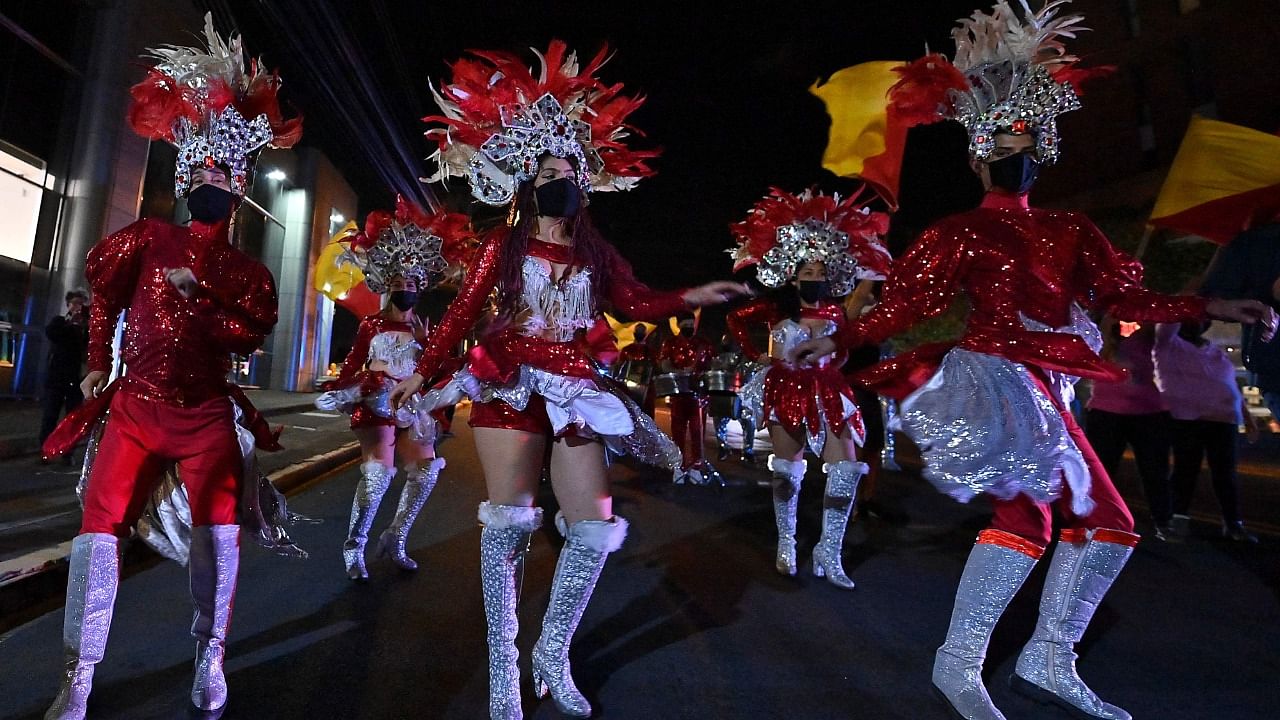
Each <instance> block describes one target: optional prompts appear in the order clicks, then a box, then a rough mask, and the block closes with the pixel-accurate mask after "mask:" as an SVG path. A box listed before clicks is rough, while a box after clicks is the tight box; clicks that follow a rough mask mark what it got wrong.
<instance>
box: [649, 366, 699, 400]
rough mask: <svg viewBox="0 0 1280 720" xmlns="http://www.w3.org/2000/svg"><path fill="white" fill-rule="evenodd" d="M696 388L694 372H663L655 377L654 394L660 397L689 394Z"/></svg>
mask: <svg viewBox="0 0 1280 720" xmlns="http://www.w3.org/2000/svg"><path fill="white" fill-rule="evenodd" d="M695 390H696V388H695V387H694V383H693V374H692V373H687V372H680V373H663V374H661V375H655V376H654V378H653V394H654V395H657V396H658V397H671V396H672V395H689V394H692V393H693V392H694V391H695Z"/></svg>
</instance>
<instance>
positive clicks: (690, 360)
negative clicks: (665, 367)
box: [658, 335, 716, 373]
mask: <svg viewBox="0 0 1280 720" xmlns="http://www.w3.org/2000/svg"><path fill="white" fill-rule="evenodd" d="M715 357H716V348H715V346H714V345H712V344H711V342H710V341H709V340H707V339H705V338H701V337H698V336H697V335H673V336H671V337H669V338H667V339H666V340H663V341H662V348H661V349H660V350H659V351H658V360H659V361H666V362H669V363H671V366H672V367H674V368H675V369H676V370H682V371H685V372H693V373H701V372H706V371H707V370H708V369H710V367H711V361H712V360H714V359H715Z"/></svg>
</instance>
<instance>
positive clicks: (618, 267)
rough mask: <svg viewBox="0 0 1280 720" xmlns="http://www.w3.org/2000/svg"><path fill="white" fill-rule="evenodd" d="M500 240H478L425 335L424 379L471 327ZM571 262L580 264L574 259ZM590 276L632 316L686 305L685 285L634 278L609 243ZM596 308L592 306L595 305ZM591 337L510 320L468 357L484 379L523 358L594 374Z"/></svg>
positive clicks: (553, 251) (538, 246) (655, 315)
mask: <svg viewBox="0 0 1280 720" xmlns="http://www.w3.org/2000/svg"><path fill="white" fill-rule="evenodd" d="M504 241H505V237H499V238H491V239H490V240H488V241H486V242H485V243H484V245H482V246H481V248H480V251H479V253H478V254H477V256H476V260H475V262H474V264H472V265H471V267H470V268H469V269H468V271H467V275H466V279H465V280H464V282H463V284H462V289H461V290H460V291H459V292H458V296H457V297H456V298H455V299H454V301H453V302H452V303H450V305H449V309H448V311H447V312H446V313H445V315H444V317H443V318H442V319H441V320H440V324H439V325H438V326H437V327H436V329H435V331H434V332H432V333H431V336H430V337H429V338H428V339H427V344H426V347H425V348H424V349H423V351H422V356H421V357H420V358H419V360H418V374H419V375H421V376H423V377H424V378H427V379H430V378H431V377H432V376H433V375H436V374H437V373H438V372H439V371H440V369H441V367H442V366H443V365H444V362H445V360H446V359H447V358H448V357H449V355H450V354H451V353H452V352H453V349H454V348H455V347H457V345H458V343H460V342H461V341H462V339H463V338H464V337H466V335H467V333H468V332H470V331H471V329H472V328H473V327H475V324H476V321H477V320H479V318H480V315H481V313H482V312H483V310H484V307H485V303H486V302H487V300H488V298H489V296H490V294H491V293H492V292H493V290H494V288H496V287H497V284H498V276H499V260H500V258H501V253H502V248H503V243H504ZM529 246H530V252H529V253H528V254H529V255H534V256H539V257H547V256H550V257H547V259H549V260H552V261H553V262H562V263H563V262H564V261H566V260H569V259H571V258H567V257H561V255H562V254H564V253H563V251H560V250H559V249H560V248H562V247H563V246H555V245H551V244H550V243H542V242H538V241H536V240H532V239H530V240H529ZM575 267H577V268H582V267H584V265H583V264H581V263H575ZM592 281H593V282H605V283H607V290H608V292H607V297H608V300H609V303H610V304H611V305H612V306H613V307H614V308H615V309H617V310H618V311H619V312H621V313H622V314H624V315H626V316H627V317H628V318H629V319H631V320H657V319H660V318H665V317H668V316H671V315H675V314H677V313H679V312H683V311H686V310H688V305H687V304H686V303H685V301H684V298H683V297H682V295H683V293H684V291H682V290H679V291H673V292H663V291H658V290H653V289H651V288H649V287H648V286H646V285H645V284H643V283H641V282H640V281H638V280H636V278H635V275H634V274H633V273H632V271H631V265H630V264H628V263H627V261H626V260H624V259H623V258H622V256H621V255H620V254H619V253H618V252H617V250H615V249H613V248H612V247H609V248H608V259H607V260H606V261H605V263H604V267H600V268H592ZM601 309H602V308H596V311H597V312H599V311H600V310H601ZM588 335H589V334H588ZM590 343H591V340H590V338H589V337H585V336H584V337H582V338H579V339H578V340H576V341H568V342H555V341H551V340H544V339H541V338H537V337H530V336H527V335H524V334H522V333H521V331H520V328H519V327H518V326H514V325H509V326H507V327H506V328H504V329H502V330H499V331H497V332H494V333H491V334H490V335H489V336H487V337H485V338H484V339H483V341H482V342H481V344H480V346H479V347H477V348H475V349H473V350H472V352H471V354H470V355H469V362H470V365H471V372H472V374H474V375H475V376H476V377H478V378H480V379H481V380H485V381H506V380H507V379H509V378H510V376H511V374H512V373H513V372H514V370H515V369H517V368H518V367H519V366H520V365H522V364H526V365H531V366H534V367H538V368H541V369H543V370H546V371H547V372H551V373H556V374H560V375H572V376H576V377H594V376H595V374H596V369H595V364H594V362H593V361H592V358H591V354H590V352H589V351H588V347H589V345H590Z"/></svg>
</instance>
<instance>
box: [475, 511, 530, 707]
mask: <svg viewBox="0 0 1280 720" xmlns="http://www.w3.org/2000/svg"><path fill="white" fill-rule="evenodd" d="M479 518H480V522H481V523H483V525H484V529H483V530H481V532H480V586H481V589H482V591H483V595H484V614H485V619H486V620H487V624H488V641H489V717H490V720H520V719H521V718H522V717H523V715H522V713H521V710H520V668H519V665H518V664H517V660H518V659H519V652H518V651H517V650H516V633H517V632H518V631H519V625H518V619H517V616H516V606H517V604H518V603H519V600H520V597H519V593H518V591H517V587H516V566H517V565H518V564H519V562H520V559H521V557H522V555H523V554H524V552H525V551H526V550H527V549H528V547H529V534H530V533H532V532H533V531H535V530H537V529H538V528H539V527H541V526H542V510H541V509H540V508H531V507H513V506H508V505H494V504H492V503H489V502H483V503H480V510H479Z"/></svg>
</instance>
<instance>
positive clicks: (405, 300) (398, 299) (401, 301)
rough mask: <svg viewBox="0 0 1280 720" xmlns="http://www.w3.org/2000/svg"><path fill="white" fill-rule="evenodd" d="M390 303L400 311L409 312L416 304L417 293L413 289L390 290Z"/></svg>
mask: <svg viewBox="0 0 1280 720" xmlns="http://www.w3.org/2000/svg"><path fill="white" fill-rule="evenodd" d="M391 304H392V305H395V307H396V309H397V310H399V311H400V312H409V311H410V310H412V309H413V307H414V306H415V305H417V304H418V293H416V292H414V291H413V290H392V291H391Z"/></svg>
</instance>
